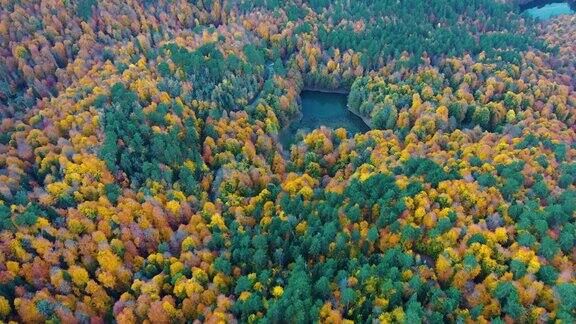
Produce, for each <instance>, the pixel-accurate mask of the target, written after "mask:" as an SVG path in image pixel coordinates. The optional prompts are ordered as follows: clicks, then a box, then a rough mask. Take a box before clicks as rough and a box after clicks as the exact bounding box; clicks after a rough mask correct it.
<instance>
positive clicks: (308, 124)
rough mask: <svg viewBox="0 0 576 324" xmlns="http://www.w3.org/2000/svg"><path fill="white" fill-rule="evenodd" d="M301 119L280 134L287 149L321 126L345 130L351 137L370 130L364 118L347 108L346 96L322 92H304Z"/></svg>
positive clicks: (281, 140) (281, 141)
mask: <svg viewBox="0 0 576 324" xmlns="http://www.w3.org/2000/svg"><path fill="white" fill-rule="evenodd" d="M301 99H302V105H301V113H302V116H301V118H299V119H297V120H294V121H293V122H292V123H291V124H290V125H289V126H288V127H286V128H285V129H283V130H282V131H281V132H280V135H279V137H280V143H282V146H283V147H284V148H285V149H289V147H290V145H292V144H294V143H295V142H296V141H298V140H300V139H302V137H301V135H304V134H307V133H309V132H311V131H312V130H314V129H316V128H320V126H326V127H329V128H333V129H337V128H341V127H342V128H345V129H346V130H347V131H348V135H349V136H351V135H353V134H356V133H360V132H367V131H369V130H370V128H369V127H368V125H366V124H365V123H364V121H363V120H362V118H360V117H358V116H356V115H355V114H353V113H352V112H350V111H349V110H348V108H347V103H348V97H347V95H345V94H341V93H333V92H320V91H302V93H301Z"/></svg>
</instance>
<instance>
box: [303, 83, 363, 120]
mask: <svg viewBox="0 0 576 324" xmlns="http://www.w3.org/2000/svg"><path fill="white" fill-rule="evenodd" d="M304 91H314V92H322V93H337V94H343V95H346V97H348V95H349V94H350V91H347V90H344V89H335V90H328V89H324V88H318V87H304V88H303V89H302V91H301V92H300V93H302V92H304ZM346 109H348V111H349V112H351V113H352V114H354V115H356V116H357V117H359V118H360V119H362V121H363V122H364V124H366V126H368V128H370V130H373V129H374V127H372V121H371V120H370V119H369V118H368V117H366V116H363V115H362V114H360V112H358V111H355V110H353V109H352V108H350V106H349V105H348V103H346Z"/></svg>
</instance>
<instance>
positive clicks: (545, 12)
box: [525, 1, 575, 20]
mask: <svg viewBox="0 0 576 324" xmlns="http://www.w3.org/2000/svg"><path fill="white" fill-rule="evenodd" d="M525 10H526V12H527V13H528V14H529V15H530V16H532V17H534V18H537V19H540V20H548V19H550V18H553V17H555V16H558V15H566V14H574V12H575V11H574V8H573V7H571V6H570V4H568V3H567V2H553V1H535V2H533V3H532V4H531V5H529V6H528V7H526V8H525Z"/></svg>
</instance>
